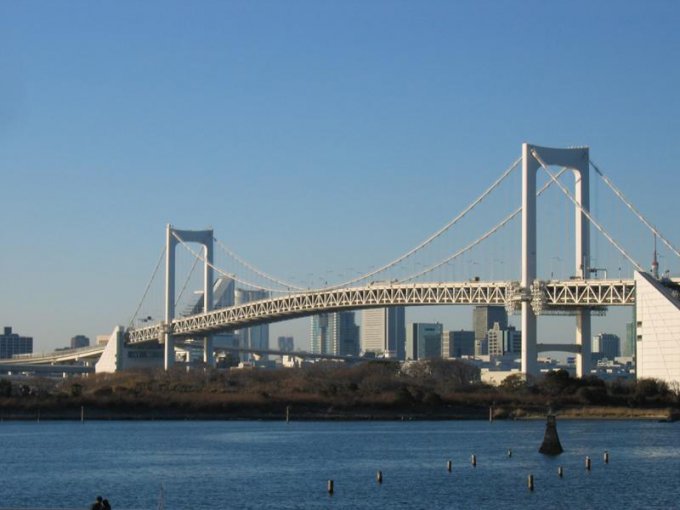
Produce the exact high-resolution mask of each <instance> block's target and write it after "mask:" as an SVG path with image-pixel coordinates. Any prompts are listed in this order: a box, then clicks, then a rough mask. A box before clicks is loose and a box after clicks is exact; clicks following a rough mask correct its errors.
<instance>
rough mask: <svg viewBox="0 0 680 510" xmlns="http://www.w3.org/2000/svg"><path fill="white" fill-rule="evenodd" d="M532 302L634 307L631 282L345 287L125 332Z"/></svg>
mask: <svg viewBox="0 0 680 510" xmlns="http://www.w3.org/2000/svg"><path fill="white" fill-rule="evenodd" d="M522 302H530V303H531V305H532V307H533V309H534V310H535V312H536V313H537V314H542V313H546V314H547V313H551V312H567V313H569V312H570V311H574V312H575V311H576V310H578V309H582V308H591V309H592V308H595V309H597V308H603V307H608V306H628V305H633V304H635V282H634V281H633V280H565V281H536V282H535V283H534V285H533V286H532V287H531V288H529V289H525V288H522V287H521V286H520V284H519V282H515V281H507V282H478V281H472V282H443V283H417V284H400V283H381V284H372V285H367V286H363V287H352V288H345V289H321V290H314V291H309V292H300V293H296V294H290V295H287V296H283V297H277V298H271V299H263V300H260V301H252V302H249V303H246V304H243V305H239V306H231V307H227V308H220V309H217V310H211V311H209V312H205V313H200V314H196V315H192V316H189V317H181V318H177V319H174V320H173V321H172V323H171V324H163V323H158V324H155V325H153V326H148V327H145V328H139V329H131V330H129V331H128V332H127V337H126V341H127V343H129V344H136V343H143V342H152V341H159V340H161V339H162V337H163V335H164V334H165V333H169V334H171V335H173V336H178V337H191V336H202V335H207V334H214V333H219V332H227V331H233V330H236V329H241V328H245V327H250V326H256V325H259V324H263V323H271V322H278V321H284V320H289V319H294V318H298V317H305V316H310V315H315V314H318V313H326V312H335V311H341V310H358V309H366V308H382V307H389V306H425V305H501V306H505V307H506V308H508V310H510V311H515V310H517V309H518V308H519V305H520V304H521V303H522Z"/></svg>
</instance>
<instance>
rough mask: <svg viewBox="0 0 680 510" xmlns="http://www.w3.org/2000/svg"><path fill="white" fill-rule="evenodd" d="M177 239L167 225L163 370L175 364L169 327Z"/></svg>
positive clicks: (172, 317)
mask: <svg viewBox="0 0 680 510" xmlns="http://www.w3.org/2000/svg"><path fill="white" fill-rule="evenodd" d="M176 246H177V239H176V238H175V236H174V235H173V229H172V225H170V224H168V225H167V226H166V229H165V329H164V331H163V332H162V333H161V334H162V335H163V343H164V344H165V352H164V363H163V366H164V368H165V370H168V369H169V368H170V367H172V366H173V365H174V364H175V341H174V339H173V337H172V334H171V333H170V325H171V324H172V320H173V319H174V318H175V247H176Z"/></svg>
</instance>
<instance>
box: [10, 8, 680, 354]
mask: <svg viewBox="0 0 680 510" xmlns="http://www.w3.org/2000/svg"><path fill="white" fill-rule="evenodd" d="M678 26H680V6H679V5H678V4H677V2H670V1H668V2H661V1H653V2H542V1H540V2H539V1H536V2H531V1H526V2H524V1H523V2H519V1H518V2H510V1H498V2H472V1H471V2H435V1H433V2H398V1H394V2H380V1H373V2H317V1H309V2H303V1H292V2H275V1H271V2H208V1H205V2H188V1H187V2H171V1H166V2H151V1H149V2H125V1H116V2H89V1H88V2H79V1H68V2H66V1H63V2H47V1H43V2H35V1H25V2H9V1H2V0H0V69H2V72H1V73H0V177H1V181H0V182H2V196H3V214H2V216H1V218H2V219H0V232H1V233H2V238H3V249H2V250H1V251H0V281H1V282H2V293H1V294H0V322H2V324H3V325H8V326H9V325H11V326H13V327H14V328H15V330H16V331H18V332H20V333H22V334H25V335H31V336H33V337H34V338H35V341H36V349H37V350H42V349H49V348H52V347H56V346H59V345H64V344H65V343H66V342H67V341H68V339H69V338H70V337H71V336H73V335H75V334H78V333H84V334H87V335H88V336H91V337H93V336H94V335H96V334H103V333H109V332H110V331H111V330H112V328H113V326H114V325H116V324H127V321H128V320H129V318H130V315H131V313H132V312H133V311H134V309H135V307H136V305H137V303H138V301H139V299H140V298H141V295H142V292H143V290H144V286H145V285H146V282H147V280H148V278H149V276H150V274H151V271H152V269H153V266H154V264H155V262H156V259H157V257H158V255H159V253H160V250H161V248H162V243H163V235H164V226H165V224H166V223H168V222H170V223H173V224H175V225H177V226H178V227H180V228H189V229H191V228H205V227H208V226H212V227H213V228H214V229H215V233H216V236H217V237H218V238H219V239H221V240H222V241H223V242H225V243H226V244H228V245H229V246H230V247H231V248H232V249H234V250H236V251H237V252H238V253H239V254H240V255H242V256H243V257H244V258H246V259H248V260H249V261H251V262H253V263H255V264H256V265H258V266H260V267H262V268H263V269H265V270H267V271H268V272H270V273H273V274H276V275H279V276H281V277H282V278H294V279H295V280H296V281H299V282H309V281H316V280H318V281H321V280H324V279H326V280H327V279H331V280H332V279H334V278H339V276H340V275H341V274H342V275H345V274H347V275H348V274H350V273H352V272H363V271H367V270H368V269H369V268H370V267H371V266H378V265H381V264H382V263H384V262H386V261H388V260H390V259H391V258H394V257H396V256H397V255H399V254H400V253H402V252H404V251H406V249H408V248H410V247H411V246H413V245H415V244H417V243H418V242H419V241H421V240H422V239H423V238H425V237H426V236H427V235H428V234H429V233H431V232H432V231H434V230H435V229H436V228H438V227H439V226H441V225H442V224H444V223H445V222H446V221H447V220H449V219H450V218H452V217H453V216H454V215H455V214H456V213H457V212H458V211H459V210H461V209H462V208H463V207H464V206H465V205H466V204H467V203H468V202H469V201H471V200H472V199H473V198H474V197H475V196H477V195H478V194H479V193H481V191H482V190H483V189H484V188H485V187H486V186H488V185H489V184H490V183H491V182H492V181H493V179H495V178H496V177H497V176H498V175H499V174H500V173H501V172H502V171H503V170H504V169H505V168H506V167H507V166H508V165H509V164H510V163H511V162H512V161H513V160H514V159H515V158H516V157H518V156H519V153H520V145H521V143H522V142H524V141H529V142H532V143H537V144H543V145H549V146H570V145H588V146H590V147H591V157H592V159H593V160H594V161H596V162H597V163H598V164H599V165H600V166H601V168H602V169H603V170H604V171H605V172H606V173H607V174H608V175H609V176H611V178H612V179H613V180H614V181H615V182H616V183H617V185H618V186H619V187H620V188H621V189H622V190H623V191H624V193H626V195H627V196H629V197H630V198H631V199H632V201H633V202H634V203H635V204H636V205H637V206H638V207H639V208H640V209H641V210H642V211H643V212H644V213H645V214H646V215H648V216H649V217H650V218H651V219H652V220H653V221H654V223H655V224H656V225H657V226H658V227H659V228H660V229H661V230H662V231H663V232H665V233H666V235H667V236H668V237H670V239H671V240H674V241H676V242H680V239H679V237H680V235H678V231H677V221H676V217H677V213H678V206H677V201H676V196H677V191H676V190H677V189H678V185H679V184H680V177H678V172H677V162H678V161H679V160H680V143H678V137H679V135H680V99H679V95H678V92H677V91H678V90H680V70H679V66H678V62H680V32H679V31H678V30H677V27H678ZM515 177H517V176H515ZM513 182H514V184H513V185H509V186H510V187H509V188H508V190H505V191H501V192H500V193H501V195H500V196H499V197H497V198H494V199H493V200H492V201H491V203H490V205H489V207H488V208H486V209H483V210H481V211H480V212H479V213H478V214H479V216H477V217H476V219H474V221H472V222H471V225H468V226H465V227H463V226H461V228H462V229H463V230H462V231H461V232H463V233H464V234H461V235H460V237H456V235H458V234H456V235H453V236H452V238H451V239H450V241H446V243H445V245H444V246H442V247H440V248H438V250H439V251H438V252H436V253H435V254H434V255H432V259H431V260H434V259H435V258H436V257H435V256H436V255H441V256H443V255H445V254H446V253H448V251H447V249H449V248H452V247H454V246H459V245H460V244H459V241H462V239H463V238H466V239H469V238H474V237H475V236H477V235H479V234H481V232H482V231H481V229H480V225H482V226H483V227H490V226H492V225H493V224H495V222H496V221H498V220H499V219H500V218H501V217H502V215H503V214H504V212H505V211H510V210H512V208H514V207H515V206H516V205H519V181H518V180H517V179H515V181H513ZM512 186H514V187H512ZM593 195H594V196H595V197H596V198H597V199H598V202H597V203H596V204H595V205H594V206H593V211H594V212H597V213H598V214H600V216H601V217H603V218H606V219H607V220H609V221H610V223H613V227H612V228H613V229H614V230H615V231H616V232H617V233H618V235H619V236H621V237H623V239H622V242H624V241H625V242H624V244H626V245H627V246H629V247H630V249H631V250H633V251H636V254H637V257H638V259H639V260H641V261H642V262H646V263H648V262H649V259H650V258H651V236H650V235H648V234H646V233H644V231H643V230H642V229H639V228H638V227H637V226H635V222H634V220H633V219H632V218H630V217H626V216H625V211H624V210H623V209H617V208H616V205H615V202H614V201H613V199H610V198H608V197H607V195H606V190H605V189H604V188H603V187H600V188H599V189H598V190H595V191H594V192H593ZM550 197H551V199H550V200H554V202H546V204H548V205H544V206H541V207H543V209H541V210H543V211H544V213H543V214H542V216H541V218H542V219H541V220H540V221H542V222H543V224H542V226H541V228H542V229H543V232H544V236H545V239H546V245H545V253H543V254H542V256H543V273H544V275H546V274H547V272H551V271H553V270H554V271H555V272H557V267H558V266H560V265H564V264H567V262H563V260H566V259H567V258H568V256H567V255H565V253H567V252H568V254H571V251H572V250H571V248H569V247H567V245H568V244H569V243H568V242H567V241H565V239H568V233H566V234H565V232H566V230H565V231H563V230H561V229H562V228H563V226H566V227H564V228H566V229H568V223H569V222H568V220H567V219H565V218H570V217H571V216H570V214H571V213H570V212H569V209H568V206H567V205H565V202H564V199H563V197H561V196H560V194H559V192H555V193H551V194H550ZM546 198H547V197H546ZM560 200H561V202H559V201H560ZM552 203H555V204H558V205H555V206H552V205H549V204H552ZM548 220H550V221H552V223H550V222H549V221H548ZM465 236H468V237H465ZM503 236H504V237H503ZM503 236H499V239H500V241H499V240H497V241H495V244H492V245H491V247H490V248H488V249H487V250H486V251H484V252H479V253H478V254H477V255H471V256H470V257H469V258H468V259H467V263H461V267H462V268H464V267H467V269H468V270H469V272H470V271H471V272H479V271H481V267H485V268H486V271H487V273H488V272H489V271H491V270H490V269H489V266H490V264H491V265H493V264H495V265H496V267H495V269H494V271H495V272H496V273H497V274H496V275H494V276H496V277H498V276H501V275H500V273H501V268H502V269H503V270H504V271H505V272H506V273H508V274H507V275H503V276H502V277H508V278H509V277H513V276H514V277H516V276H517V274H518V268H517V267H515V266H516V264H514V262H513V261H512V259H513V255H512V253H514V252H515V251H516V249H518V247H519V243H518V241H517V237H518V236H519V231H517V230H516V231H515V233H514V234H513V233H506V234H503ZM593 244H594V245H596V246H597V249H598V250H600V252H599V253H598V257H599V260H598V263H599V264H600V265H604V266H606V267H608V268H609V271H610V274H611V273H612V272H616V271H617V269H615V268H618V267H619V266H621V263H620V257H618V256H617V255H616V254H614V253H613V252H612V251H611V250H609V249H608V248H607V247H606V243H605V242H604V241H602V240H599V241H596V240H595V239H594V240H593ZM565 250H566V251H565ZM449 251H451V250H450V249H449ZM509 252H512V253H510V254H508V253H509ZM661 253H662V256H663V258H662V266H664V265H665V266H666V267H668V268H670V269H671V270H673V272H674V273H677V272H678V269H680V268H679V267H678V262H677V260H675V259H674V258H672V257H671V254H670V253H665V252H663V251H662V252H661ZM558 259H559V260H558ZM494 260H495V261H496V262H493V261H494ZM425 263H426V262H425V261H424V260H423V262H422V264H425ZM475 266H477V267H475ZM480 266H481V267H480ZM511 266H512V267H511ZM413 267H414V268H415V267H416V263H413ZM548 268H550V271H548ZM513 271H514V272H515V273H516V274H514V275H513V274H512V272H513ZM560 271H561V273H562V274H561V275H559V276H568V275H567V274H566V273H567V272H568V269H567V268H564V267H563V268H561V270H560ZM623 271H624V272H625V268H624V270H623ZM454 276H465V275H463V269H461V270H460V271H459V273H458V274H456V275H454ZM487 276H491V275H489V274H487ZM619 315H621V313H619V314H618V315H617V314H612V317H610V318H609V319H607V320H608V321H609V322H605V323H603V324H605V326H606V327H608V328H611V329H615V330H617V331H621V332H622V331H623V327H622V326H621V325H620V324H619V323H620V322H621V319H620V317H619ZM624 315H625V314H624ZM468 316H469V311H464V312H463V311H460V310H458V311H452V310H451V309H448V308H439V309H436V310H431V309H427V310H420V311H417V312H416V311H414V312H412V315H411V317H412V318H413V319H426V320H440V321H442V322H444V323H445V325H447V326H450V327H469V325H470V324H469V317H468ZM624 320H625V317H624ZM605 326H602V327H605ZM596 327H597V326H596ZM617 328H618V329H617ZM307 329H308V327H307V323H306V322H299V321H298V322H296V323H293V324H289V325H285V324H284V325H277V326H276V327H275V328H273V332H272V336H273V337H275V335H277V334H284V333H291V334H294V335H295V336H296V338H298V339H299V340H300V343H301V344H302V345H303V346H304V344H305V343H306V341H307V339H306V335H307ZM555 331H556V333H555V334H556V335H558V336H559V335H562V334H563V333H562V332H561V329H556V330H555ZM558 331H559V333H558ZM571 334H572V333H571V332H568V333H564V335H566V337H571Z"/></svg>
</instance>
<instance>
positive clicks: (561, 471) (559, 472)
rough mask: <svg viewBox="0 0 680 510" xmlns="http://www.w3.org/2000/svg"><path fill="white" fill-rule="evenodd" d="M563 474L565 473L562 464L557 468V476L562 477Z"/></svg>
mask: <svg viewBox="0 0 680 510" xmlns="http://www.w3.org/2000/svg"><path fill="white" fill-rule="evenodd" d="M562 475H564V470H563V469H562V466H560V467H558V468H557V476H559V477H560V478H562Z"/></svg>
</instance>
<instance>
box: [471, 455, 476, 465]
mask: <svg viewBox="0 0 680 510" xmlns="http://www.w3.org/2000/svg"><path fill="white" fill-rule="evenodd" d="M470 462H471V463H472V467H477V456H476V455H475V454H472V457H470Z"/></svg>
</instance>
